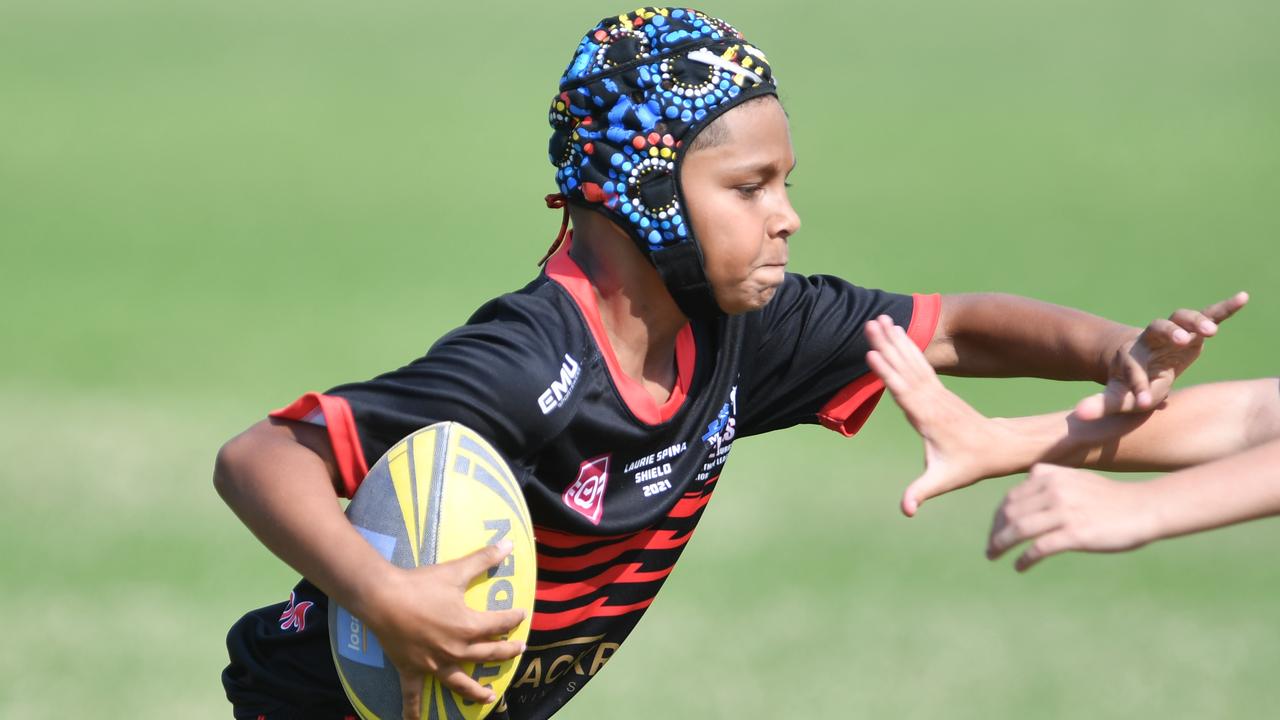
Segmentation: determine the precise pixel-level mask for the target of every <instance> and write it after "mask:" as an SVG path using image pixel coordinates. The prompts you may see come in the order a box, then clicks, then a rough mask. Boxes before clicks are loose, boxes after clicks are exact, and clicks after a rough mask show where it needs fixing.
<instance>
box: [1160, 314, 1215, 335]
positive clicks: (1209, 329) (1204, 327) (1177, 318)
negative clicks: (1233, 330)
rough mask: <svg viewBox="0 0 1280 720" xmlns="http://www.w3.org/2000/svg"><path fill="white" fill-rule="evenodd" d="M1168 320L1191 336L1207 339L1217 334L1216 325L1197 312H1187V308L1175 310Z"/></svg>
mask: <svg viewBox="0 0 1280 720" xmlns="http://www.w3.org/2000/svg"><path fill="white" fill-rule="evenodd" d="M1169 320H1170V322H1172V323H1173V324H1174V325H1177V326H1178V327H1179V328H1181V329H1182V330H1184V331H1186V332H1187V333H1189V334H1191V335H1193V336H1194V335H1196V334H1199V335H1203V336H1206V337H1207V336H1209V335H1213V334H1214V333H1216V332H1218V323H1216V322H1214V321H1212V320H1210V319H1209V317H1208V316H1207V315H1205V314H1204V313H1202V312H1200V311H1199V310H1188V309H1187V308H1183V309H1181V310H1175V311H1174V312H1173V314H1172V315H1170V316H1169ZM1188 339H1190V338H1188Z"/></svg>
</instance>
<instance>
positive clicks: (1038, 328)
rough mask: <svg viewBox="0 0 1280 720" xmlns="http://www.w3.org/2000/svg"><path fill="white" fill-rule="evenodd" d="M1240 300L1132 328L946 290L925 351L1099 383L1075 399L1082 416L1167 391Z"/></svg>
mask: <svg viewBox="0 0 1280 720" xmlns="http://www.w3.org/2000/svg"><path fill="white" fill-rule="evenodd" d="M1246 302H1248V295H1247V294H1245V293H1237V294H1236V295H1234V296H1232V297H1231V298H1228V299H1226V300H1223V301H1222V302H1219V303H1216V304H1214V305H1211V306H1209V307H1207V308H1205V309H1204V310H1203V311H1195V310H1187V309H1183V310H1178V311H1177V312H1175V313H1173V314H1172V315H1170V316H1169V317H1168V318H1167V319H1163V318H1162V319H1158V320H1155V321H1153V322H1152V323H1150V324H1149V325H1148V326H1147V327H1146V328H1145V329H1139V328H1135V327H1130V326H1127V325H1122V324H1119V323H1115V322H1112V321H1110V320H1106V319H1104V318H1100V317H1097V316H1096V315H1091V314H1089V313H1086V312H1083V311H1080V310H1074V309H1071V308H1065V307H1060V306H1057V305H1051V304H1049V303H1044V302H1040V301H1036V300H1031V299H1028V298H1023V297H1017V296H1013V295H1002V294H994V293H984V294H967V295H948V296H944V297H943V299H942V311H941V315H940V318H939V322H938V325H937V329H936V331H935V333H934V337H933V340H932V341H931V342H930V343H929V345H928V347H927V348H926V350H925V356H926V357H927V358H928V359H929V362H930V364H931V365H932V366H933V367H934V368H936V369H937V370H938V371H939V372H941V373H944V374H950V375H967V376H980V377H1012V376H1031V377H1043V378H1050V379H1057V380H1094V381H1097V382H1099V383H1103V384H1105V385H1106V386H1107V387H1106V390H1105V392H1103V393H1101V394H1099V395H1096V396H1091V397H1090V398H1087V399H1085V400H1084V401H1082V402H1081V404H1080V405H1079V406H1078V410H1079V412H1080V415H1081V417H1088V418H1090V419H1092V418H1097V417H1101V416H1103V415H1106V414H1115V413H1119V412H1132V411H1145V410H1149V409H1151V408H1153V407H1155V406H1156V405H1157V404H1159V402H1160V401H1161V400H1163V399H1164V398H1165V397H1166V396H1167V395H1168V393H1169V389H1170V387H1171V385H1172V383H1173V380H1174V379H1175V378H1176V377H1177V376H1178V375H1179V374H1181V373H1182V371H1183V370H1185V369H1186V368H1187V367H1188V366H1189V365H1190V364H1191V363H1192V362H1194V361H1195V359H1196V358H1197V357H1199V354H1200V348H1201V345H1202V343H1203V342H1204V339H1205V338H1207V337H1210V336H1213V335H1215V334H1216V333H1217V332H1218V324H1219V323H1221V322H1222V321H1224V320H1226V319H1227V318H1229V317H1231V316H1232V315H1233V314H1235V313H1236V312H1237V311H1238V310H1239V309H1240V308H1242V307H1243V306H1244V305H1245V303H1246Z"/></svg>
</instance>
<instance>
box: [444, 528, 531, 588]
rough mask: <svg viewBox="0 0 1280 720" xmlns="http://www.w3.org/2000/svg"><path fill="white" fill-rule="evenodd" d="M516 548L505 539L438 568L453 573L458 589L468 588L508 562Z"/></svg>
mask: <svg viewBox="0 0 1280 720" xmlns="http://www.w3.org/2000/svg"><path fill="white" fill-rule="evenodd" d="M513 547H514V545H513V544H512V542H511V540H510V539H504V540H502V541H501V542H499V543H498V544H497V545H486V546H484V547H482V548H480V549H479V550H476V551H475V552H472V553H469V554H467V555H463V556H462V557H460V558H458V559H457V560H450V561H449V562H446V563H440V565H439V566H438V567H448V568H449V570H450V571H451V572H453V574H454V575H453V577H454V580H455V581H456V583H457V585H458V587H464V588H465V587H466V586H467V585H469V584H471V581H472V580H474V579H476V578H478V577H480V576H481V575H484V574H486V573H488V572H489V569H490V568H494V567H497V566H498V565H500V564H502V561H503V560H506V558H507V556H508V555H510V554H511V549H512V548H513Z"/></svg>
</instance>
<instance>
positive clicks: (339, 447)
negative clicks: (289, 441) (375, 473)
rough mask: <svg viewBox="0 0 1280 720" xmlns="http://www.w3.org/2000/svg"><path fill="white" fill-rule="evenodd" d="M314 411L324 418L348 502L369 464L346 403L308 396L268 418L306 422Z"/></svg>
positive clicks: (308, 394)
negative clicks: (317, 411)
mask: <svg viewBox="0 0 1280 720" xmlns="http://www.w3.org/2000/svg"><path fill="white" fill-rule="evenodd" d="M317 408H318V409H319V410H320V412H321V413H322V414H323V416H324V424H325V428H326V429H327V430H328V431H329V445H330V446H332V448H333V459H334V462H335V463H337V465H338V474H339V475H340V476H341V477H342V488H343V494H342V496H343V497H348V498H349V497H351V496H352V495H354V494H355V492H356V488H357V487H359V486H360V483H361V481H363V480H364V476H365V475H368V474H369V464H368V463H367V462H365V459H364V449H363V448H361V447H360V434H359V433H358V432H356V420H355V416H354V415H352V414H351V405H349V404H348V403H347V401H346V399H345V398H340V397H336V396H333V395H324V394H321V393H316V392H309V393H307V394H305V395H303V396H302V397H300V398H298V399H297V400H294V401H293V403H292V404H290V405H288V406H287V407H282V408H280V409H279V410H272V411H271V412H270V413H268V416H269V417H273V418H280V419H281V420H299V421H305V420H306V419H307V417H308V416H309V415H312V414H313V413H315V411H316V409H317Z"/></svg>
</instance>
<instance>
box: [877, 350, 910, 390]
mask: <svg viewBox="0 0 1280 720" xmlns="http://www.w3.org/2000/svg"><path fill="white" fill-rule="evenodd" d="M867 366H868V367H870V368H871V371H872V372H874V373H875V374H876V375H879V376H880V379H881V380H883V381H884V384H885V387H887V388H889V392H891V393H893V394H894V395H895V396H897V395H901V394H902V393H904V392H907V391H908V390H910V389H911V385H910V384H909V383H907V380H906V378H904V377H902V375H901V374H900V373H899V372H898V371H897V370H896V369H895V368H894V367H893V365H892V364H891V363H890V362H889V361H888V360H886V359H885V358H884V356H883V355H881V354H880V351H879V350H872V351H870V352H868V353H867Z"/></svg>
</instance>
